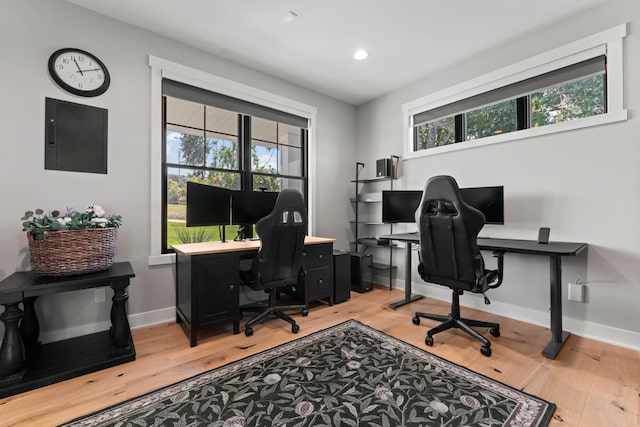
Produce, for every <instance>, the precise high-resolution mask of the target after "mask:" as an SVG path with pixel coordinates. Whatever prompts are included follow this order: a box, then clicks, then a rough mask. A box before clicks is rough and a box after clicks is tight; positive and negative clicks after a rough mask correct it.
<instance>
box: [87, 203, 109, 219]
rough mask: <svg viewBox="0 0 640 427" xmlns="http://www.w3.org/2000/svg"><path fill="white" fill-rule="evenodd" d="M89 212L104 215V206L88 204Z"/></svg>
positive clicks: (99, 215)
mask: <svg viewBox="0 0 640 427" xmlns="http://www.w3.org/2000/svg"><path fill="white" fill-rule="evenodd" d="M87 212H89V213H92V212H93V214H94V215H95V216H97V217H103V216H104V214H105V212H104V209H102V206H99V205H89V206H87Z"/></svg>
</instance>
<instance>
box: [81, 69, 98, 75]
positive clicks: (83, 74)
mask: <svg viewBox="0 0 640 427" xmlns="http://www.w3.org/2000/svg"><path fill="white" fill-rule="evenodd" d="M83 71H84V72H87V71H100V68H91V69H88V70H81V69H78V71H76V73H80V74H82V72H83ZM83 75H84V74H83Z"/></svg>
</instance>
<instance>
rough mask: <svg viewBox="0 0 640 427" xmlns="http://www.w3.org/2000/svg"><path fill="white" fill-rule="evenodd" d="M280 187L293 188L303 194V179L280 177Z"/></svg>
mask: <svg viewBox="0 0 640 427" xmlns="http://www.w3.org/2000/svg"><path fill="white" fill-rule="evenodd" d="M279 181H280V188H281V189H284V188H293V189H295V190H298V191H299V192H300V193H302V195H303V196H304V180H303V179H295V178H280V179H279Z"/></svg>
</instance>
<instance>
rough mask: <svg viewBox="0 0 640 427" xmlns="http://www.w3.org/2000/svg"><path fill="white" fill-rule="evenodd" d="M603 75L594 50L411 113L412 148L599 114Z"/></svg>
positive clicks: (603, 106) (601, 59)
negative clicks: (556, 66) (540, 71)
mask: <svg viewBox="0 0 640 427" xmlns="http://www.w3.org/2000/svg"><path fill="white" fill-rule="evenodd" d="M605 81H606V57H605V56H604V55H600V56H597V57H595V58H591V59H588V60H585V61H581V62H579V63H576V64H572V65H569V66H566V67H563V68H560V69H557V70H554V71H551V72H548V73H545V74H542V75H538V76H535V77H532V78H529V79H526V80H522V81H519V82H517V83H514V84H511V85H507V86H503V87H500V88H497V89H494V90H491V91H488V92H484V93H480V94H478V95H475V96H472V97H469V98H464V99H461V100H459V101H456V102H453V103H451V104H447V105H444V106H441V107H437V108H434V109H431V110H427V111H424V112H421V113H418V114H415V115H414V116H413V122H414V141H415V146H414V151H418V150H426V149H429V148H434V147H439V146H442V145H448V144H455V143H458V142H463V141H471V140H476V139H480V138H486V137H489V136H494V135H501V134H505V133H510V132H515V131H518V130H523V129H528V128H530V127H540V126H547V125H551V124H555V123H562V122H565V121H569V120H576V119H581V118H585V117H591V116H593V115H597V114H604V113H606V97H605ZM514 95H517V96H515V97H514ZM496 100H497V102H495V101H496ZM451 111H455V113H456V114H455V115H453V116H449V117H444V118H441V115H443V114H450V112H451Z"/></svg>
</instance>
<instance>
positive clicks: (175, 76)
mask: <svg viewBox="0 0 640 427" xmlns="http://www.w3.org/2000/svg"><path fill="white" fill-rule="evenodd" d="M149 67H150V68H151V92H150V114H151V116H150V141H149V144H150V167H149V171H150V200H149V207H150V209H149V215H150V218H149V227H150V229H149V231H150V235H149V257H148V265H163V264H172V263H174V262H175V254H173V253H165V254H163V253H161V245H162V231H161V230H162V186H163V180H162V174H163V167H162V166H163V165H162V150H164V147H163V146H162V140H163V136H162V132H163V117H162V96H163V93H162V79H163V78H167V79H170V80H174V81H177V82H180V83H184V84H187V85H191V86H195V87H198V88H202V89H204V90H208V91H211V92H216V93H221V94H223V95H227V96H230V97H233V98H237V99H240V100H243V101H247V102H251V103H254V104H258V105H263V106H265V107H268V108H271V109H275V110H279V111H283V112H286V113H290V114H293V115H296V116H300V117H303V118H305V119H307V120H308V122H309V125H308V128H307V129H308V134H307V156H308V163H307V167H308V171H307V191H308V198H307V203H308V206H309V207H308V220H309V231H310V232H311V233H312V234H313V233H314V232H315V227H316V225H315V224H316V221H315V218H316V215H315V203H314V195H315V179H314V178H315V174H316V162H315V159H316V156H315V152H316V146H315V134H316V116H317V108H316V107H314V106H311V105H307V104H303V103H301V102H298V101H295V100H292V99H289V98H285V97H283V96H280V95H276V94H274V93H271V92H267V91H264V90H261V89H258V88H255V87H252V86H248V85H245V84H242V83H239V82H236V81H233V80H229V79H225V78H223V77H219V76H216V75H214V74H210V73H207V72H205V71H201V70H197V69H195V68H191V67H188V66H185V65H182V64H178V63H175V62H173V61H169V60H166V59H163V58H159V57H157V56H153V55H149Z"/></svg>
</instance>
